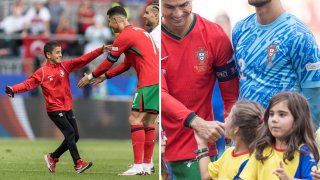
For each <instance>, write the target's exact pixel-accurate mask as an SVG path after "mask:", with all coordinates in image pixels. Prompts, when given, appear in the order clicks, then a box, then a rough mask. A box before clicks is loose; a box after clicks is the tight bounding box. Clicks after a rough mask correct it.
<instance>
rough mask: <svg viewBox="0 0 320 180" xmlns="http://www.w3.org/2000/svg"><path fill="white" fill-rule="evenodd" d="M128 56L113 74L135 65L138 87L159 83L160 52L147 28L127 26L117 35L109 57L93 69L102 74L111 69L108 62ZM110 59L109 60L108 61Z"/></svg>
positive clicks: (97, 74)
mask: <svg viewBox="0 0 320 180" xmlns="http://www.w3.org/2000/svg"><path fill="white" fill-rule="evenodd" d="M122 53H124V54H125V56H126V59H125V62H124V66H122V65H121V66H120V67H123V69H120V68H117V71H113V73H112V74H113V75H118V74H120V73H122V72H123V71H125V70H127V69H128V66H133V67H134V69H135V70H136V72H137V76H138V88H141V87H146V86H151V85H155V84H159V53H158V49H157V47H156V45H155V43H154V42H153V40H152V38H151V36H150V34H149V33H148V32H146V31H145V30H143V29H141V28H139V27H135V26H127V27H125V28H124V29H123V30H122V32H121V33H120V34H119V35H118V36H117V37H116V39H115V41H114V42H113V44H112V50H111V52H110V53H109V55H108V57H107V59H106V60H105V61H104V62H103V63H102V64H100V65H99V66H98V67H97V68H96V70H94V71H93V73H92V74H93V75H94V76H96V77H97V76H100V75H101V74H102V73H104V72H106V71H108V70H109V68H110V67H108V64H110V62H115V61H116V60H117V59H118V58H119V57H120V55H121V54H122ZM108 61H109V62H108Z"/></svg>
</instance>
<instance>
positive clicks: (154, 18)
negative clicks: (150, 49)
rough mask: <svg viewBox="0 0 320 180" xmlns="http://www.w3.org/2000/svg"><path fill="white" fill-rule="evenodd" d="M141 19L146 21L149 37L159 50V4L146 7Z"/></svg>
mask: <svg viewBox="0 0 320 180" xmlns="http://www.w3.org/2000/svg"><path fill="white" fill-rule="evenodd" d="M143 17H144V18H145V20H146V26H148V27H149V28H150V35H151V37H152V39H153V41H154V42H155V43H156V45H157V48H160V43H161V39H160V37H161V28H160V24H159V3H151V4H149V5H148V6H147V7H146V10H145V13H144V15H143Z"/></svg>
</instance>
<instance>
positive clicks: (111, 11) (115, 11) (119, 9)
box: [107, 6, 127, 18]
mask: <svg viewBox="0 0 320 180" xmlns="http://www.w3.org/2000/svg"><path fill="white" fill-rule="evenodd" d="M107 15H108V16H114V15H122V16H124V17H126V18H127V12H126V10H125V9H124V8H123V7H122V6H115V7H112V8H110V9H109V10H108V12H107Z"/></svg>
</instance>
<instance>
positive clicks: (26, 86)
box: [12, 68, 43, 93]
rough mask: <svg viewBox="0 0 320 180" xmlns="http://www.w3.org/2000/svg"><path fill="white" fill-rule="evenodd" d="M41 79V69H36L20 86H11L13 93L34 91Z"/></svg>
mask: <svg viewBox="0 0 320 180" xmlns="http://www.w3.org/2000/svg"><path fill="white" fill-rule="evenodd" d="M42 79H43V69H42V68H40V69H38V70H37V71H36V72H35V73H34V74H32V75H31V76H30V77H29V78H28V79H27V80H25V81H24V82H22V83H20V84H16V85H14V86H12V88H13V92H14V93H23V92H26V91H29V90H31V89H34V88H35V87H37V86H39V85H40V84H41V82H42Z"/></svg>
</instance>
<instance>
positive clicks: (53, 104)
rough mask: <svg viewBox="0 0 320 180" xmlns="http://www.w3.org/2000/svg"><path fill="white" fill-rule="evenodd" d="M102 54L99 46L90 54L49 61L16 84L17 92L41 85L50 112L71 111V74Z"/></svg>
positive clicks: (14, 89)
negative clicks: (54, 62) (55, 62)
mask: <svg viewBox="0 0 320 180" xmlns="http://www.w3.org/2000/svg"><path fill="white" fill-rule="evenodd" d="M101 54H102V50H101V48H98V49H96V50H94V51H92V52H90V53H88V54H85V55H83V56H81V57H79V58H75V59H72V60H67V61H62V62H61V63H58V64H50V63H49V62H47V63H46V64H45V65H44V66H43V67H41V68H39V69H38V70H37V71H36V72H34V73H33V74H32V76H30V77H29V78H28V79H27V80H25V81H24V82H22V83H20V84H17V85H14V86H13V87H12V88H13V91H14V92H15V93H22V92H25V91H29V90H31V89H33V88H36V87H37V86H39V85H40V86H41V88H42V93H43V96H44V98H45V101H46V109H47V111H48V112H53V111H69V110H71V109H72V94H71V90H70V80H69V74H70V73H71V72H72V71H75V70H77V69H79V68H81V67H83V66H84V65H86V64H88V63H89V62H91V61H93V60H94V59H95V58H96V57H98V56H100V55H101Z"/></svg>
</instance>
